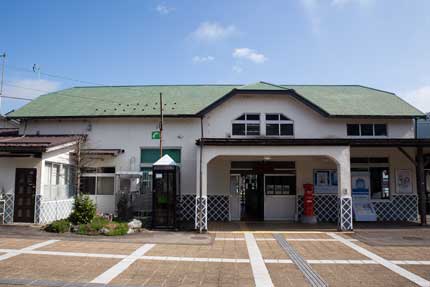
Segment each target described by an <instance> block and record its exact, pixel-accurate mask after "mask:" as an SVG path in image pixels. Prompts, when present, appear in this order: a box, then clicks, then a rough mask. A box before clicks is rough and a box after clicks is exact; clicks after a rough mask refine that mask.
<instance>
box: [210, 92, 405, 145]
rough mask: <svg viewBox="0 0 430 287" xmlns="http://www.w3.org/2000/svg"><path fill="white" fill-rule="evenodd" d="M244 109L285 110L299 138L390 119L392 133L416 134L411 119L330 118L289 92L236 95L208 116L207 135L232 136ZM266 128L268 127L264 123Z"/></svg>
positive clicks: (340, 135)
mask: <svg viewBox="0 0 430 287" xmlns="http://www.w3.org/2000/svg"><path fill="white" fill-rule="evenodd" d="M243 113H262V114H264V113H282V114H284V115H285V116H287V117H288V118H290V119H291V120H293V121H294V135H295V137H296V138H344V137H346V123H386V124H387V129H388V136H389V137H392V138H413V137H414V123H413V120H411V119H406V120H405V119H377V120H375V119H373V120H369V119H351V120H348V119H335V118H326V117H324V116H322V115H320V114H319V113H317V112H316V111H314V110H312V109H311V108H308V107H307V106H305V105H304V104H303V103H301V102H299V101H298V100H296V99H294V98H292V97H288V96H285V95H235V96H233V97H232V98H231V99H229V100H228V101H227V102H224V103H223V104H221V105H220V106H218V107H217V108H215V109H214V110H212V111H210V112H209V113H208V114H207V115H206V116H205V120H204V124H205V125H204V127H205V137H221V138H225V137H228V136H229V135H231V123H232V121H233V120H234V119H235V118H237V117H239V116H240V115H241V114H243ZM260 118H261V119H262V120H263V119H264V117H260ZM262 128H265V127H264V125H262Z"/></svg>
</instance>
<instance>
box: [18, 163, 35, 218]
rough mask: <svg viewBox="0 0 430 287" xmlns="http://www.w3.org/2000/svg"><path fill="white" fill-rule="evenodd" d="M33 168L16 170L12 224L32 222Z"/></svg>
mask: <svg viewBox="0 0 430 287" xmlns="http://www.w3.org/2000/svg"><path fill="white" fill-rule="evenodd" d="M36 174H37V170H36V169H35V168H17V169H16V173H15V203H14V213H13V221H14V222H34V204H35V197H36Z"/></svg>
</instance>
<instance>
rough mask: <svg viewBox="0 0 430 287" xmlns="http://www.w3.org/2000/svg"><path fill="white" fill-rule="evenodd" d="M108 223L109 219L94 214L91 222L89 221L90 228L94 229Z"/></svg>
mask: <svg viewBox="0 0 430 287" xmlns="http://www.w3.org/2000/svg"><path fill="white" fill-rule="evenodd" d="M108 224H109V220H107V219H106V218H103V217H101V216H96V217H94V218H93V220H92V221H91V223H89V225H90V228H91V229H92V230H95V231H100V230H101V229H102V228H103V227H106V225H108Z"/></svg>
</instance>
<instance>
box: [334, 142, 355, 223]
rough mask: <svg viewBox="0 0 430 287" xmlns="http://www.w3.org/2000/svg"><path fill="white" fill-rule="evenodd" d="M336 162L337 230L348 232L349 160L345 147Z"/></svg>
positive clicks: (349, 211)
mask: <svg viewBox="0 0 430 287" xmlns="http://www.w3.org/2000/svg"><path fill="white" fill-rule="evenodd" d="M336 160H337V170H338V201H339V205H338V206H339V207H338V208H339V211H338V229H339V230H341V231H348V230H352V229H353V225H352V197H351V159H350V148H349V146H348V147H345V148H344V149H343V150H342V152H341V153H340V154H339V156H338V157H337V158H336Z"/></svg>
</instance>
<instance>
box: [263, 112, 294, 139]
mask: <svg viewBox="0 0 430 287" xmlns="http://www.w3.org/2000/svg"><path fill="white" fill-rule="evenodd" d="M292 135H294V127H293V121H292V120H290V119H289V118H287V117H286V116H284V115H283V114H266V136H292Z"/></svg>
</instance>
